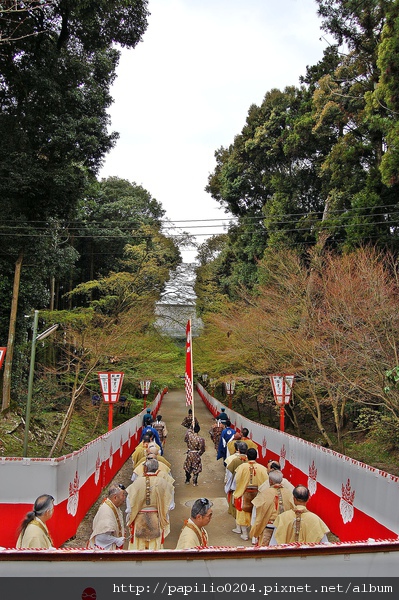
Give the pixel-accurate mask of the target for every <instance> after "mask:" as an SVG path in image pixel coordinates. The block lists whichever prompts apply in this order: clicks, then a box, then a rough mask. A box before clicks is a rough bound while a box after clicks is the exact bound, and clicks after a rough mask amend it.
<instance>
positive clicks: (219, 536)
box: [159, 391, 251, 548]
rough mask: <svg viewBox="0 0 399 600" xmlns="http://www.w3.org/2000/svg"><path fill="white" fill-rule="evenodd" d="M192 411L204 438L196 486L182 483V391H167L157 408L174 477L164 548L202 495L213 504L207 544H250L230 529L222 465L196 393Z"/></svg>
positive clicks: (174, 539) (209, 417) (209, 420)
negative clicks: (169, 523)
mask: <svg viewBox="0 0 399 600" xmlns="http://www.w3.org/2000/svg"><path fill="white" fill-rule="evenodd" d="M227 412H228V411H227ZM194 413H195V416H196V417H197V419H198V421H199V423H200V426H201V431H200V435H202V437H203V438H205V445H206V450H205V453H204V454H203V456H202V473H201V474H200V475H199V477H198V486H196V487H195V486H193V485H192V484H190V485H186V484H185V483H184V482H185V474H184V471H183V463H184V460H185V452H186V449H187V446H186V444H185V442H184V435H185V433H186V429H185V428H184V427H182V426H181V422H182V421H183V419H184V417H185V416H187V414H188V407H187V406H186V403H185V394H184V391H171V392H169V393H168V394H167V395H166V396H165V397H164V400H163V402H162V406H161V409H160V411H159V414H161V415H162V418H163V419H164V421H165V423H166V425H167V428H168V439H167V443H166V446H165V457H166V458H167V459H168V460H169V462H170V463H171V464H172V475H173V477H174V479H175V480H176V481H175V489H176V491H175V502H176V508H175V509H174V510H173V511H172V512H171V513H170V521H171V532H170V534H169V536H168V537H167V538H166V540H165V544H164V548H175V547H176V543H177V539H178V537H179V534H180V531H181V528H182V525H183V522H184V520H185V519H187V518H188V517H189V516H190V509H191V505H192V503H193V502H194V500H196V499H197V498H202V497H206V498H209V499H210V500H212V502H213V504H214V506H213V517H212V520H211V522H210V524H209V526H208V527H207V531H208V534H209V543H210V545H212V546H250V545H251V542H250V541H249V542H244V541H243V540H241V539H240V536H239V535H237V534H235V533H233V532H232V531H231V530H232V529H233V527H234V526H235V522H234V519H233V518H232V517H231V515H229V514H228V513H227V501H226V496H225V493H224V473H225V468H224V466H223V462H222V460H218V461H217V460H216V450H215V448H214V445H213V442H212V440H211V438H210V436H209V430H210V428H211V426H212V424H213V418H212V415H211V413H210V412H209V411H208V409H207V408H206V406H205V404H204V403H203V402H202V400H201V398H200V397H199V395H198V394H197V393H196V394H195V397H194Z"/></svg>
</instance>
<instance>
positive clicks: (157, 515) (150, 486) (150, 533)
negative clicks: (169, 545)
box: [126, 458, 174, 550]
mask: <svg viewBox="0 0 399 600" xmlns="http://www.w3.org/2000/svg"><path fill="white" fill-rule="evenodd" d="M126 491H127V501H126V504H127V505H128V507H129V513H128V518H127V523H128V526H129V528H130V542H129V550H159V549H161V548H162V547H163V543H164V539H165V538H166V536H167V535H168V534H169V532H170V525H169V511H170V510H172V509H173V508H174V500H173V495H174V488H173V485H172V484H171V483H170V482H168V481H166V480H165V479H162V478H161V477H159V471H158V461H157V460H156V459H154V458H150V459H147V460H146V462H145V463H144V475H143V476H142V477H137V479H136V480H135V481H133V483H131V484H130V485H129V486H128V487H127V489H126Z"/></svg>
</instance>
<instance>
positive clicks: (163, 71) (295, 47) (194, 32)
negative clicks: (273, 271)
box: [100, 0, 325, 220]
mask: <svg viewBox="0 0 399 600" xmlns="http://www.w3.org/2000/svg"><path fill="white" fill-rule="evenodd" d="M149 10H150V12H151V16H150V18H149V27H148V30H147V32H146V34H145V35H144V38H143V41H142V42H141V43H140V44H139V45H138V47H137V48H136V49H135V50H129V51H126V50H123V51H122V56H121V61H120V65H119V67H118V78H117V80H116V82H115V84H114V86H113V89H112V96H113V98H114V100H115V102H114V104H113V106H112V108H111V110H110V116H111V121H112V129H113V130H116V131H118V132H119V133H120V139H119V141H118V142H117V145H116V147H115V148H114V149H113V150H112V151H111V153H110V154H109V155H108V157H107V159H106V161H105V165H104V167H103V169H102V171H101V173H100V175H101V177H108V176H110V175H116V176H119V177H123V178H125V179H129V180H130V181H135V182H136V183H138V184H141V185H143V187H145V188H146V189H147V190H148V191H149V192H150V193H151V194H152V195H153V196H154V197H155V198H156V199H157V200H158V201H159V202H161V204H162V205H163V207H164V208H165V210H166V211H167V216H168V217H169V218H170V219H172V220H181V219H211V218H223V216H224V213H223V211H221V209H220V208H219V205H218V204H217V203H216V202H215V201H214V200H213V199H212V198H211V197H210V196H209V195H208V194H206V192H205V191H204V187H205V185H206V184H207V179H208V175H209V174H210V173H211V172H212V171H213V169H214V167H215V161H214V152H215V150H216V149H217V148H219V147H220V146H228V145H229V144H230V143H232V142H233V140H234V136H235V135H237V134H238V133H240V131H241V129H242V127H243V126H244V124H245V120H246V116H247V112H248V109H249V107H250V106H251V104H258V105H259V104H260V103H261V102H262V100H263V97H264V95H265V94H266V92H267V91H269V90H270V89H272V88H274V87H277V88H280V89H282V88H284V87H285V86H287V85H298V80H299V76H300V75H302V74H304V73H305V70H306V66H307V65H311V64H315V63H316V62H317V61H319V60H320V59H321V57H322V52H323V48H324V46H325V43H324V42H320V37H321V34H320V30H319V27H320V21H319V19H318V18H317V15H316V4H315V2H314V0H280V1H278V2H276V1H275V0H150V2H149Z"/></svg>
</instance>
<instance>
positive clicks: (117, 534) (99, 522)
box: [87, 484, 127, 550]
mask: <svg viewBox="0 0 399 600" xmlns="http://www.w3.org/2000/svg"><path fill="white" fill-rule="evenodd" d="M126 495H127V492H126V489H125V486H124V485H122V484H114V485H111V486H110V488H109V490H108V496H107V498H106V499H105V500H104V502H103V503H102V504H101V505H100V507H99V509H98V511H97V513H96V515H95V517H94V519H93V531H92V533H91V535H90V539H89V543H88V545H87V546H88V548H98V549H100V550H116V549H123V544H124V542H125V524H124V520H123V513H122V511H121V509H120V507H121V506H122V504H124V503H125V500H126Z"/></svg>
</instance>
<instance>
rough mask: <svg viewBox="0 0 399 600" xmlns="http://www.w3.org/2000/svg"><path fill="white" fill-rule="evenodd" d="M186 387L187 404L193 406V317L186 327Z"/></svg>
mask: <svg viewBox="0 0 399 600" xmlns="http://www.w3.org/2000/svg"><path fill="white" fill-rule="evenodd" d="M184 387H185V389H186V406H191V405H192V403H193V398H194V384H193V350H192V337H191V319H189V320H188V322H187V327H186V374H185V378H184Z"/></svg>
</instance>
